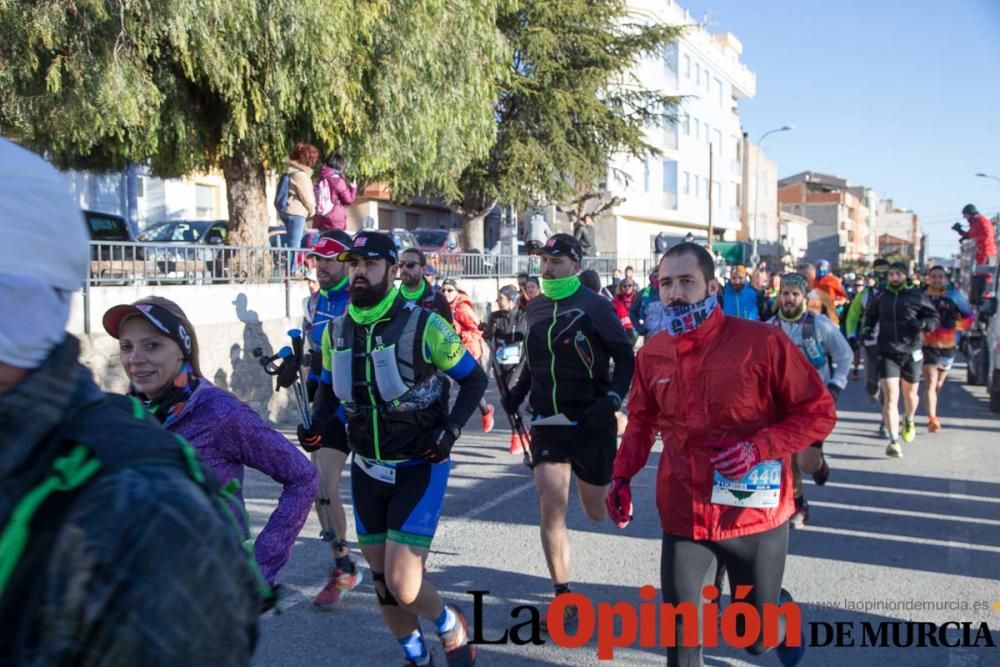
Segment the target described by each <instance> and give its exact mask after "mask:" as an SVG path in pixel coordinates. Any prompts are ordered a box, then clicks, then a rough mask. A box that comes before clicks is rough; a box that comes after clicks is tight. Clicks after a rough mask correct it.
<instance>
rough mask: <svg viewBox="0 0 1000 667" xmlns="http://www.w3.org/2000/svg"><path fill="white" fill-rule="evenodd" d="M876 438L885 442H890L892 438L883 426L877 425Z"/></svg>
mask: <svg viewBox="0 0 1000 667" xmlns="http://www.w3.org/2000/svg"><path fill="white" fill-rule="evenodd" d="M878 437H880V438H883V439H885V440H892V436H891V435H890V434H889V429H887V428H886V427H885V424H879V425H878Z"/></svg>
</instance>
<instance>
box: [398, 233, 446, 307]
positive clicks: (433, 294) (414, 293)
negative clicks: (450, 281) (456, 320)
mask: <svg viewBox="0 0 1000 667" xmlns="http://www.w3.org/2000/svg"><path fill="white" fill-rule="evenodd" d="M426 270H427V256H426V255H424V251H423V250H421V249H420V248H407V249H406V250H404V251H403V252H402V253H400V255H399V281H400V282H401V283H402V286H401V287H400V288H399V293H400V294H402V295H403V298H404V299H406V300H407V301H412V302H414V303H416V304H417V305H418V306H420V307H421V308H426V309H427V310H432V311H434V312H435V313H437V314H438V315H440V316H441V317H443V318H444V319H445V320H446V321H447V322H448V323H449V324H451V321H452V319H451V306H450V305H448V299H446V298H445V297H444V294H441V292H440V291H438V290H435V289H434V288H433V287H431V283H430V281H429V280H427V277H426V275H425V271H426Z"/></svg>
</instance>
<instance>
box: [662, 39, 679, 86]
mask: <svg viewBox="0 0 1000 667" xmlns="http://www.w3.org/2000/svg"><path fill="white" fill-rule="evenodd" d="M677 70H678V62H677V42H671V43H670V44H667V45H666V46H665V47H663V73H664V75H665V76H666V79H667V85H668V86H670V87H674V88H676V87H677Z"/></svg>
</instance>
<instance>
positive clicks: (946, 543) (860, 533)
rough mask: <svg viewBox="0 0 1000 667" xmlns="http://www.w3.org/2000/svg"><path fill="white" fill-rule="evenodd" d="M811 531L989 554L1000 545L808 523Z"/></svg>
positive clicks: (993, 552) (999, 551)
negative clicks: (906, 535)
mask: <svg viewBox="0 0 1000 667" xmlns="http://www.w3.org/2000/svg"><path fill="white" fill-rule="evenodd" d="M809 532H811V533H829V534H830V535H842V536H844V537H862V538H865V539H870V540H887V541H889V542H904V543H906V544H923V545H928V546H933V547H949V548H956V547H959V548H962V549H969V550H972V551H983V552H986V553H991V554H1000V547H993V546H986V545H984V544H972V543H971V542H955V541H953V540H935V539H932V538H929V537H920V538H915V537H903V536H901V535H890V534H888V533H872V532H869V531H866V530H848V529H846V528H827V527H825V526H814V525H813V524H809Z"/></svg>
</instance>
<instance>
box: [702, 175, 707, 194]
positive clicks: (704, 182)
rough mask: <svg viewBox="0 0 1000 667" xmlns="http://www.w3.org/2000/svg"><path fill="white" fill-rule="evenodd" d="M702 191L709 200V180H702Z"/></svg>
mask: <svg viewBox="0 0 1000 667" xmlns="http://www.w3.org/2000/svg"><path fill="white" fill-rule="evenodd" d="M701 189H702V190H703V191H704V193H705V199H708V179H707V178H704V177H702V179H701Z"/></svg>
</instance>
